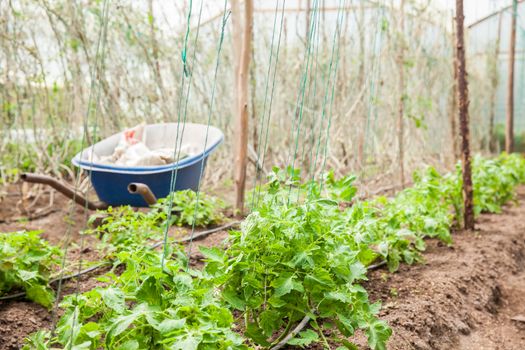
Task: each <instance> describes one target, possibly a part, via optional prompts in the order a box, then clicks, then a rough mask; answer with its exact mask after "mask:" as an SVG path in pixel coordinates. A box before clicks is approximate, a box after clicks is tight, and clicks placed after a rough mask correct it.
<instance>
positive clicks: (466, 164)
mask: <svg viewBox="0 0 525 350" xmlns="http://www.w3.org/2000/svg"><path fill="white" fill-rule="evenodd" d="M464 22H465V16H464V15H463V0H456V37H457V42H456V59H457V66H458V67H457V70H458V73H457V79H458V102H459V127H460V133H461V156H462V165H463V202H464V213H463V219H464V226H465V229H467V230H472V229H474V208H473V189H472V173H471V164H470V161H471V159H470V131H469V115H468V105H469V98H468V85H467V69H466V62H465V38H464V29H465V28H464Z"/></svg>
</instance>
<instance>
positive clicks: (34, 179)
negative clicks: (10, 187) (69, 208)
mask: <svg viewBox="0 0 525 350" xmlns="http://www.w3.org/2000/svg"><path fill="white" fill-rule="evenodd" d="M20 178H21V179H22V180H23V181H25V182H29V183H35V184H44V185H48V186H50V187H53V188H54V189H55V190H57V191H58V192H60V193H62V194H63V195H64V196H66V197H67V198H69V199H72V200H74V201H75V203H77V204H78V205H81V206H83V207H87V208H88V209H89V210H104V209H107V208H108V207H109V205H108V204H107V203H104V202H101V201H98V202H92V201H90V200H89V199H87V198H86V197H84V196H83V195H81V194H80V193H78V192H76V191H74V190H72V189H71V188H69V187H67V186H66V185H65V184H63V183H61V182H60V181H58V180H56V179H54V178H52V177H51V176H47V175H39V174H31V173H25V174H22V175H21V176H20Z"/></svg>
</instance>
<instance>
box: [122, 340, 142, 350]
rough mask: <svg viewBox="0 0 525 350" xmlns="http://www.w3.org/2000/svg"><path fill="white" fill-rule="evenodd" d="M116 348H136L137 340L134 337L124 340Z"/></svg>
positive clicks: (124, 349) (135, 349)
mask: <svg viewBox="0 0 525 350" xmlns="http://www.w3.org/2000/svg"><path fill="white" fill-rule="evenodd" d="M117 349H118V350H138V349H139V342H138V341H136V340H135V339H130V340H128V341H126V342H125V343H123V344H122V345H120V346H119V347H118V348H117Z"/></svg>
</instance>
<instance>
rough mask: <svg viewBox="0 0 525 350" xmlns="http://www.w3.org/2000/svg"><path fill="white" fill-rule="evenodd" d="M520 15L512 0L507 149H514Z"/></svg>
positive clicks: (509, 150) (507, 150)
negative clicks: (517, 27)
mask: <svg viewBox="0 0 525 350" xmlns="http://www.w3.org/2000/svg"><path fill="white" fill-rule="evenodd" d="M517 16H518V0H513V1H512V24H511V29H510V49H509V51H510V56H509V78H508V86H507V89H508V93H507V123H506V125H505V151H506V152H507V153H512V152H513V151H514V60H515V57H516V17H517Z"/></svg>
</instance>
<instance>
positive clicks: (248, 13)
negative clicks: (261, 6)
mask: <svg viewBox="0 0 525 350" xmlns="http://www.w3.org/2000/svg"><path fill="white" fill-rule="evenodd" d="M244 17H245V21H244V29H243V37H242V48H241V56H240V64H239V70H238V75H237V76H238V80H237V93H238V103H237V112H236V138H237V140H236V141H237V142H236V151H235V154H236V157H235V185H236V201H235V208H236V209H237V210H238V211H239V212H240V213H241V214H242V212H243V210H244V190H245V184H246V164H247V160H248V158H247V155H248V132H249V130H248V80H249V68H250V59H251V45H252V32H253V0H246V1H245V3H244Z"/></svg>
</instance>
